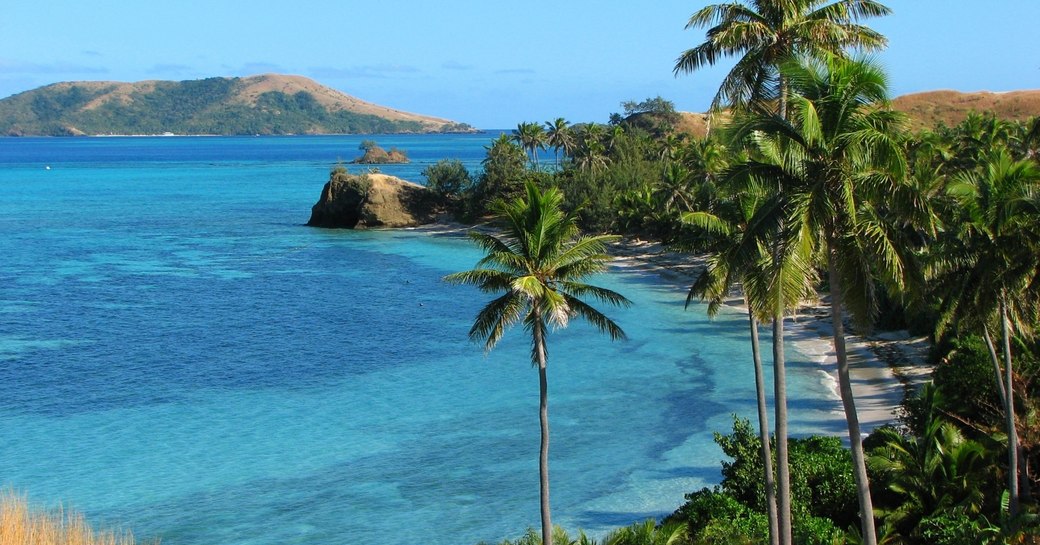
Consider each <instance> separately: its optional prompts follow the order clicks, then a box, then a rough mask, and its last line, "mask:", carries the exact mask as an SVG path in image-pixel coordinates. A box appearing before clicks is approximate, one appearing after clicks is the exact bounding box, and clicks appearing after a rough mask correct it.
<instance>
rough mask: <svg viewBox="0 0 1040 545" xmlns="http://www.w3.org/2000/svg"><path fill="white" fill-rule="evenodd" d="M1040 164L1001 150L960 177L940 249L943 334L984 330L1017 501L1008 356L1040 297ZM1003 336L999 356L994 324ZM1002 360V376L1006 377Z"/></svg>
mask: <svg viewBox="0 0 1040 545" xmlns="http://www.w3.org/2000/svg"><path fill="white" fill-rule="evenodd" d="M1038 191H1040V167H1038V166H1037V164H1036V163H1034V162H1033V161H1031V160H1028V159H1024V160H1020V161H1014V160H1013V159H1012V158H1011V156H1010V154H1009V152H1008V151H1007V150H1006V149H1004V148H1002V147H999V146H998V147H997V148H996V149H993V150H991V151H990V152H988V153H986V154H985V155H984V156H983V158H982V162H981V164H979V166H978V168H977V169H974V170H970V171H964V172H962V173H960V174H959V175H957V176H956V177H955V178H954V180H953V182H952V183H951V184H950V186H949V187H948V188H947V192H948V193H949V194H950V195H951V196H953V197H954V199H955V200H956V202H957V204H959V206H958V210H959V211H960V217H959V218H958V219H957V221H956V222H955V225H956V226H957V232H955V233H954V236H953V237H947V238H945V239H943V240H940V241H939V243H938V244H937V247H938V251H936V252H935V254H936V256H938V257H939V260H938V262H937V263H936V264H935V266H934V267H935V270H936V271H937V274H936V278H935V280H936V284H937V287H938V289H939V290H940V293H942V294H943V297H942V301H943V304H942V306H941V308H940V322H939V330H940V332H942V331H943V330H944V329H945V328H946V327H948V326H949V325H950V324H951V323H954V322H960V323H961V325H962V326H964V327H973V328H975V329H978V330H981V332H982V334H983V336H984V338H985V339H986V343H987V345H988V347H989V349H990V350H989V351H990V356H991V358H992V360H993V366H994V370H995V372H996V375H997V384H998V385H1000V388H999V392H1000V394H1001V402H1002V404H1003V406H1004V413H1005V426H1006V429H1007V435H1008V490H1009V493H1010V511H1011V514H1012V515H1014V514H1016V513H1017V511H1018V506H1019V502H1020V485H1019V479H1020V478H1021V476H1020V460H1019V457H1020V455H1019V449H1018V433H1017V428H1016V424H1015V396H1014V392H1015V390H1014V383H1013V375H1014V371H1013V368H1012V355H1011V336H1012V334H1013V332H1014V331H1013V330H1017V332H1018V333H1019V334H1025V333H1028V332H1029V331H1028V326H1029V325H1030V324H1031V323H1032V322H1033V321H1034V320H1035V318H1036V314H1037V305H1038V298H1040V257H1038V252H1040V193H1038ZM994 325H995V327H996V328H997V329H998V330H999V331H1000V339H1001V346H1000V352H1001V354H1002V356H1003V358H1002V359H1003V361H1002V362H1001V361H999V360H998V353H997V350H996V349H995V347H994V343H993V341H992V335H991V333H990V329H991V327H993V326H994ZM1001 363H1003V367H1004V369H1003V377H1002V376H1001Z"/></svg>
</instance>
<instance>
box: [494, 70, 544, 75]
mask: <svg viewBox="0 0 1040 545" xmlns="http://www.w3.org/2000/svg"><path fill="white" fill-rule="evenodd" d="M495 73H496V74H519V75H523V76H530V75H533V74H535V71H534V70H533V69H531V68H506V69H503V70H496V71H495Z"/></svg>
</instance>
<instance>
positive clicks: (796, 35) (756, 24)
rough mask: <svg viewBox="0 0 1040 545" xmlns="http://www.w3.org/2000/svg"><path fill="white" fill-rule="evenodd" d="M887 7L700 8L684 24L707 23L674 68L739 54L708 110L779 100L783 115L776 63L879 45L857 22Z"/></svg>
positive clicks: (818, 2) (754, 3)
mask: <svg viewBox="0 0 1040 545" xmlns="http://www.w3.org/2000/svg"><path fill="white" fill-rule="evenodd" d="M889 13H890V10H889V9H888V8H887V7H885V6H884V5H882V4H881V3H880V2H875V1H872V0H837V1H835V2H831V3H827V1H826V0H742V1H737V0H734V1H733V2H730V3H727V4H712V5H709V6H705V7H703V8H701V9H700V10H698V11H697V12H696V13H694V14H693V15H691V16H690V19H689V21H688V22H687V23H686V28H687V29H690V28H694V27H698V28H700V27H709V28H708V31H707V37H706V40H705V41H704V43H702V44H700V45H698V46H697V47H694V48H692V49H687V50H686V51H684V52H683V53H682V54H681V55H680V56H679V58H678V59H676V61H675V68H674V70H673V72H674V73H675V74H676V75H678V74H680V73H684V74H688V73H691V72H694V71H696V70H699V69H701V68H704V67H705V66H714V65H715V63H716V62H718V61H719V59H721V58H723V57H739V59H738V60H737V63H736V65H735V66H734V67H733V69H732V70H730V72H729V74H727V75H726V78H725V79H723V80H722V85H721V86H720V87H719V91H718V93H716V95H715V99H714V100H713V101H712V104H711V108H712V110H718V109H720V108H722V107H723V106H724V105H733V106H737V107H743V106H747V105H749V104H751V103H754V102H759V101H772V100H775V101H777V103H778V111H779V112H780V115H781V116H782V117H786V116H785V112H786V108H785V104H786V95H787V92H786V83H785V82H784V80H783V78H782V77H781V74H780V71H779V66H780V64H782V63H783V62H785V61H787V60H788V59H791V58H793V57H796V56H799V55H807V56H810V57H820V56H822V55H827V54H831V55H841V54H843V52H844V50H845V49H846V48H860V49H863V50H873V49H879V48H882V47H884V46H885V45H886V43H887V40H886V39H885V37H884V36H882V35H881V34H878V33H877V32H875V31H873V30H871V29H870V28H868V27H866V26H863V25H859V24H856V21H858V20H859V19H862V18H867V17H877V16H882V15H887V14H889Z"/></svg>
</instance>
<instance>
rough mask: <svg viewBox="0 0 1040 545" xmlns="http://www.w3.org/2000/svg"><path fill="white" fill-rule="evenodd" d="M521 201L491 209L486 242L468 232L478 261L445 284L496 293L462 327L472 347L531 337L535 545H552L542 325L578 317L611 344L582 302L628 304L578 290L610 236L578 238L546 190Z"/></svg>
mask: <svg viewBox="0 0 1040 545" xmlns="http://www.w3.org/2000/svg"><path fill="white" fill-rule="evenodd" d="M526 189H527V195H526V198H523V197H521V198H518V199H515V200H513V201H511V202H501V201H500V202H498V203H497V204H496V205H495V207H494V209H495V211H496V215H497V217H498V219H499V220H500V221H501V222H502V224H503V225H502V227H503V230H504V232H503V233H502V234H501V235H491V234H486V233H480V232H471V233H470V238H472V239H473V241H474V242H476V243H477V245H478V246H480V247H481V248H482V249H483V250H484V251H485V252H486V255H485V256H484V257H483V259H481V260H480V261H479V262H478V263H477V268H476V269H473V270H471V271H465V272H460V273H455V274H451V275H448V276H446V277H445V280H446V281H448V282H451V283H453V284H472V285H475V286H477V287H478V288H479V289H480V290H481V291H482V292H485V293H496V294H497V293H502V292H504V293H502V295H500V296H498V297H496V298H495V299H493V300H492V301H491V302H490V303H488V304H487V305H486V306H484V308H483V309H481V311H480V313H479V314H477V318H476V320H475V321H474V323H473V327H472V328H470V331H469V336H470V338H471V339H473V340H479V341H483V342H484V350H485V351H490V350H491V349H492V348H494V346H495V345H496V344H497V343H498V341H499V340H500V339H501V338H502V335H503V334H504V333H505V331H506V329H507V328H509V327H510V326H512V325H514V324H516V323H518V322H521V323H523V324H524V329H526V330H527V331H528V332H530V334H531V362H532V364H534V365H535V366H536V367H538V378H539V388H540V389H539V392H540V400H541V401H540V409H539V420H540V423H541V449H540V455H539V466H538V468H539V475H540V488H541V517H542V542H543V543H545V544H546V545H552V521H551V517H550V513H549V410H548V407H549V405H548V400H549V392H548V377H547V374H546V361H547V356H548V353H547V351H546V336H547V334H548V331H549V330H548V326H552V327H554V328H562V327H566V326H567V324H568V323H569V322H570V320H571V319H572V318H583V319H585V320H586V321H588V322H589V323H591V324H592V325H594V326H595V327H596V328H598V329H599V330H600V331H602V332H604V333H606V334H607V335H609V336H610V338H611V339H612V340H616V339H623V338H625V333H624V331H622V330H621V328H620V327H619V326H618V325H617V324H615V323H614V322H613V321H612V320H611V319H610V318H608V317H607V316H605V315H604V314H603V313H601V312H600V311H598V310H596V309H595V308H593V307H592V306H590V305H589V304H588V303H586V302H585V301H583V300H582V299H581V298H582V297H591V298H593V299H597V300H599V301H603V302H606V303H608V304H611V305H617V306H627V305H628V304H629V301H628V299H626V298H625V297H623V296H621V295H620V294H618V293H616V292H614V291H611V290H608V289H605V288H601V287H596V286H592V285H589V284H585V283H583V282H582V281H583V280H584V279H585V278H587V277H588V276H590V275H592V274H595V273H597V272H600V271H602V270H603V269H604V268H605V264H606V262H607V261H608V260H609V256H607V254H606V253H604V252H605V246H604V245H605V244H606V243H607V242H608V241H611V240H615V238H616V237H612V236H608V235H599V236H579V235H578V224H577V216H576V215H575V214H574V213H573V212H572V213H564V212H563V210H562V209H561V206H562V204H563V194H562V193H560V192H559V191H558V190H556V189H554V188H550V189H547V190H545V191H544V192H542V191H540V190H539V189H538V187H537V186H536V185H535V184H534V183H533V182H531V181H528V182H527V183H526Z"/></svg>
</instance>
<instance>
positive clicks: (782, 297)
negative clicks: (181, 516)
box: [682, 168, 816, 545]
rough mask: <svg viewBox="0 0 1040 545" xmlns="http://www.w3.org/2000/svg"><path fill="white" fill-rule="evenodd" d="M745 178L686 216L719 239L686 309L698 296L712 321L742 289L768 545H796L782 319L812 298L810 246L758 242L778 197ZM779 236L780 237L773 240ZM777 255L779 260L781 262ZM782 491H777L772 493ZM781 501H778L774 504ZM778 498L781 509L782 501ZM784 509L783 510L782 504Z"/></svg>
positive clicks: (732, 175)
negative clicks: (764, 345)
mask: <svg viewBox="0 0 1040 545" xmlns="http://www.w3.org/2000/svg"><path fill="white" fill-rule="evenodd" d="M744 173H745V172H744V171H743V170H741V169H739V168H738V169H736V170H733V171H731V172H729V173H728V174H727V178H728V179H727V181H729V182H731V184H730V188H731V190H733V189H734V188H733V186H734V185H735V183H736V182H742V183H743V187H741V188H740V189H739V190H736V191H734V192H733V193H731V194H730V196H729V198H727V199H724V200H723V201H722V202H720V203H719V206H718V207H717V209H716V211H715V212H701V211H698V212H691V213H687V214H683V216H682V219H683V221H684V222H685V223H687V224H690V225H693V226H696V227H699V228H701V229H703V230H706V231H708V232H710V233H713V234H714V235H715V237H716V238H715V241H714V242H713V244H712V246H713V250H712V252H711V257H709V259H708V265H707V267H706V269H705V271H704V272H703V273H702V274H701V276H700V277H698V279H697V280H696V281H695V282H694V284H693V285H692V286H691V288H690V292H689V294H688V295H687V298H686V304H687V306H689V303H690V301H691V300H692V299H693V298H694V297H699V298H701V299H702V300H705V299H707V300H708V301H709V304H708V313H709V315H711V316H714V315H715V314H716V313H718V311H719V309H720V308H721V306H722V304H723V303H724V302H725V300H726V299H727V298H728V297H729V292H730V288H731V287H732V286H733V285H734V284H735V283H738V282H739V283H740V284H741V286H742V287H743V290H742V291H743V295H744V305H745V306H746V307H747V311H748V321H749V324H750V335H751V353H752V361H753V363H754V368H755V391H756V397H757V405H758V420H759V435H760V439H761V443H762V453H761V455H762V465H763V468H764V474H765V491H766V507H767V512H768V515H769V526H770V528H769V530H770V541H771V543H773V544H774V545H775V544H777V543H790V542H791V486H790V468H789V464H788V448H787V435H788V434H787V386H786V380H785V376H786V373H785V367H784V366H785V362H784V344H783V320H784V314H785V309H788V308H792V307H794V306H797V305H798V304H799V303H800V302H801V301H803V300H805V299H808V298H810V297H811V296H812V295H813V286H814V284H815V278H816V277H815V274H814V272H813V269H812V264H811V255H810V254H809V253H808V251H809V250H810V247H809V246H807V245H804V244H803V245H800V246H794V245H789V244H782V245H779V247H781V248H782V249H781V251H780V252H775V251H771V250H772V249H775V248H777V247H778V244H776V243H775V241H772V240H764V239H761V238H760V237H761V233H759V232H756V231H755V230H754V229H753V228H752V226H753V225H756V224H760V223H762V222H763V217H764V216H768V215H769V212H770V211H771V210H775V209H776V207H777V202H776V200H777V198H776V195H771V194H770V193H769V191H767V190H766V188H765V186H763V185H761V184H759V183H758V180H757V179H755V178H753V177H752V178H744V176H743V174H744ZM774 236H775V235H774ZM778 256H779V259H777V257H778ZM760 321H771V322H772V324H773V377H774V382H773V397H774V403H775V406H774V410H775V413H776V422H775V424H776V430H775V438H776V447H777V449H776V450H777V452H776V460H777V481H779V483H774V480H773V468H772V460H771V458H772V457H771V455H770V452H769V423H768V421H769V420H768V416H767V407H766V394H765V378H764V373H763V371H762V358H761V348H760V346H759V341H758V323H759V322H760ZM777 484H778V485H779V486H778V487H777V488H778V490H777V491H776V492H778V493H776V492H774V486H775V485H777ZM777 496H778V498H777ZM778 499H779V502H778V501H777V500H778ZM777 503H779V505H777Z"/></svg>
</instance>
